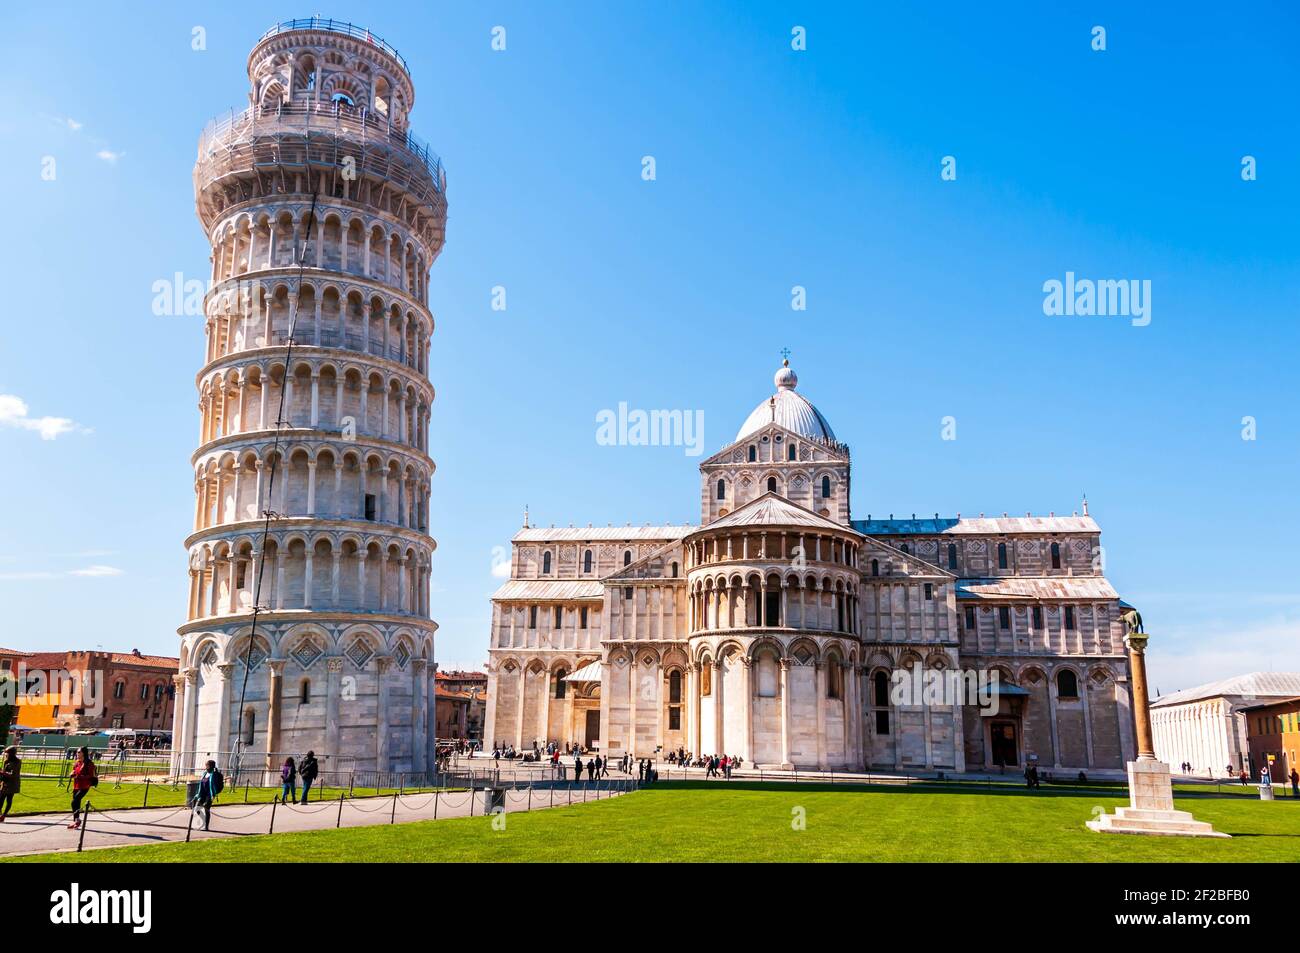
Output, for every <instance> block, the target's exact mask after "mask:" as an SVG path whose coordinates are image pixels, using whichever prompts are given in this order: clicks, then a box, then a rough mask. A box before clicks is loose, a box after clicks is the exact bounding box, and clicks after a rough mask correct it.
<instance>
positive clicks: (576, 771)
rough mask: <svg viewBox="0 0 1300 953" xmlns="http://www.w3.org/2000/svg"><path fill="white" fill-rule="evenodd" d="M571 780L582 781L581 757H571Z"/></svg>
mask: <svg viewBox="0 0 1300 953" xmlns="http://www.w3.org/2000/svg"><path fill="white" fill-rule="evenodd" d="M573 780H574V781H581V780H582V757H581V756H580V755H576V754H575V755H574V756H573Z"/></svg>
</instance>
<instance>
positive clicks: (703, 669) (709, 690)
mask: <svg viewBox="0 0 1300 953" xmlns="http://www.w3.org/2000/svg"><path fill="white" fill-rule="evenodd" d="M700 694H701V695H712V694H713V663H712V662H705V663H704V664H703V665H701V666H700Z"/></svg>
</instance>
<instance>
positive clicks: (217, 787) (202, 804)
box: [191, 761, 224, 831]
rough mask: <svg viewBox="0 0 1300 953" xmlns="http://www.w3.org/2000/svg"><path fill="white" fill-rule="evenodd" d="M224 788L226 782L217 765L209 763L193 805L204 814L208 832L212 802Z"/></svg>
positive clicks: (213, 762) (200, 780) (204, 824)
mask: <svg viewBox="0 0 1300 953" xmlns="http://www.w3.org/2000/svg"><path fill="white" fill-rule="evenodd" d="M222 787H224V781H223V780H222V777H221V772H220V771H218V770H217V763H216V762H215V761H209V762H208V763H207V765H206V770H205V771H204V772H203V777H201V778H199V789H198V791H197V792H195V795H194V803H193V805H191V806H192V807H193V808H194V809H195V810H201V811H202V812H203V829H204V830H205V831H206V830H207V829H208V826H209V825H210V824H211V822H212V802H213V800H214V799H215V798H216V796H217V795H218V794H220V793H221V789H222Z"/></svg>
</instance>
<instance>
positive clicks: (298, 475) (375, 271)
mask: <svg viewBox="0 0 1300 953" xmlns="http://www.w3.org/2000/svg"><path fill="white" fill-rule="evenodd" d="M248 79H249V101H248V106H247V108H245V109H243V110H232V111H230V112H229V113H227V114H223V115H221V116H219V117H218V118H217V119H215V120H213V122H211V123H210V124H209V125H208V126H207V128H206V129H205V130H204V132H203V134H202V136H201V138H200V140H199V153H198V160H197V162H196V163H195V166H194V194H195V203H196V206H197V212H198V216H199V220H200V221H201V222H202V225H203V229H204V231H205V232H206V233H207V235H208V238H209V240H210V241H211V243H212V258H211V261H212V286H211V289H210V290H209V292H208V293H207V295H206V297H205V302H204V305H205V306H204V316H205V324H204V330H205V348H206V350H205V353H204V355H203V361H202V366H201V368H200V370H199V372H198V376H197V387H198V396H199V417H200V425H199V435H198V437H199V439H198V449H197V450H195V452H194V455H193V457H192V462H193V466H194V491H195V497H196V500H195V510H194V527H193V532H192V533H191V534H190V535H189V536H188V538H187V539H186V541H185V545H186V548H187V550H188V552H189V575H190V585H189V611H188V616H187V619H186V621H185V624H184V625H182V626H181V627H180V630H179V632H180V636H181V650H180V656H181V660H180V674H179V675H178V676H177V679H176V682H177V693H176V704H175V710H176V716H175V733H174V739H173V746H174V748H175V749H176V751H177V752H178V754H177V755H176V761H177V764H176V769H177V770H178V771H182V772H187V771H190V770H193V769H194V768H195V766H201V765H202V763H203V762H204V761H206V760H207V759H208V758H212V759H214V760H216V761H218V763H219V764H221V766H222V767H223V769H227V770H228V768H227V766H228V765H234V764H236V763H237V764H238V765H239V766H240V767H241V769H242V768H243V767H247V766H250V765H252V766H255V767H256V768H258V769H263V768H264V767H265V768H273V767H278V765H279V764H280V763H281V762H283V760H284V758H285V757H286V756H288V755H292V756H293V757H294V758H295V759H297V758H299V757H300V756H301V755H302V754H303V753H304V752H306V751H307V750H309V749H311V750H314V751H315V752H316V755H317V757H318V759H320V762H321V767H322V769H323V770H324V771H326V772H335V771H337V772H343V773H345V774H347V773H350V772H368V771H381V772H385V771H392V772H417V773H418V772H423V771H425V770H426V769H427V767H428V766H430V765H431V764H432V763H433V752H434V730H433V721H434V711H435V705H434V664H433V650H434V632H435V630H436V628H437V626H436V625H435V624H434V623H433V622H432V621H431V620H430V618H429V584H428V583H429V563H430V556H431V554H432V552H433V549H434V546H435V543H434V540H433V538H432V537H431V536H430V534H429V525H428V513H429V487H430V478H431V476H432V475H433V470H434V463H433V460H432V459H431V458H430V456H429V448H428V439H427V438H428V424H429V412H430V407H431V406H432V403H433V397H434V391H433V387H432V385H431V384H430V382H429V379H428V358H429V343H430V338H431V335H432V332H433V315H432V314H431V313H430V311H429V308H428V304H427V298H428V284H427V280H428V272H429V267H430V265H431V264H432V263H433V260H434V259H435V258H436V257H437V256H438V253H439V252H440V251H441V249H442V244H443V238H444V233H445V224H446V217H447V203H446V197H445V193H446V179H445V176H444V174H443V169H442V165H441V162H440V161H439V159H438V158H437V156H436V155H434V154H433V153H432V152H431V151H430V150H429V149H428V147H427V146H426V145H424V144H423V143H422V142H421V141H420V140H419V139H417V138H416V137H415V136H414V135H413V134H412V133H411V130H410V125H409V123H410V120H409V117H410V112H411V108H412V106H413V105H414V103H415V87H414V85H413V84H412V81H411V74H410V70H409V69H408V67H407V64H406V61H405V60H404V59H403V58H402V57H401V55H399V54H398V52H397V50H395V49H394V48H393V47H392V46H390V45H389V44H388V43H386V42H384V41H383V40H382V39H380V38H379V37H377V36H375V35H374V34H372V33H371V32H370V31H369V30H366V29H363V28H361V27H357V26H355V25H353V24H350V23H341V22H338V21H334V20H324V19H321V18H312V19H309V20H292V21H288V22H285V23H280V24H278V25H277V26H275V27H273V28H271V29H270V30H268V31H267V32H266V34H265V35H263V36H262V38H261V39H260V40H258V42H257V43H256V45H255V46H254V47H253V49H252V52H251V53H250V54H249V57H248ZM291 332H292V333H291ZM259 580H260V582H259ZM241 699H242V701H241ZM232 751H239V752H240V754H239V756H238V758H233V757H232V756H231V754H230V753H231V752H232Z"/></svg>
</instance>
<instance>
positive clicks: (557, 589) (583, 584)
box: [492, 579, 605, 602]
mask: <svg viewBox="0 0 1300 953" xmlns="http://www.w3.org/2000/svg"><path fill="white" fill-rule="evenodd" d="M604 595H605V587H604V586H603V585H602V584H601V583H600V582H599V581H598V580H595V579H511V580H509V581H508V582H506V583H504V584H503V585H502V586H501V588H500V589H498V590H497V591H496V592H494V593H492V598H493V599H503V600H505V599H530V600H532V601H533V602H548V601H561V600H568V599H600V598H602V597H603V596H604Z"/></svg>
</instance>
